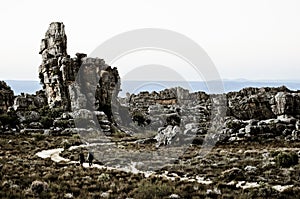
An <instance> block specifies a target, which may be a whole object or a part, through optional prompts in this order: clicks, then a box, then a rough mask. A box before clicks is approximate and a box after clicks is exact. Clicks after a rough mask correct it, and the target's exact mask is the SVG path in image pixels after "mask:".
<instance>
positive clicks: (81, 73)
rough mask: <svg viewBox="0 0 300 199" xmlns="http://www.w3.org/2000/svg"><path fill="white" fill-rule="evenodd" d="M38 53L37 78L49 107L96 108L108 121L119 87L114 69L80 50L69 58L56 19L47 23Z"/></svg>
mask: <svg viewBox="0 0 300 199" xmlns="http://www.w3.org/2000/svg"><path fill="white" fill-rule="evenodd" d="M39 53H40V54H41V55H42V59H43V61H42V64H41V65H40V67H39V77H40V80H41V83H42V85H43V89H44V91H45V93H46V97H47V101H48V104H49V106H50V107H60V108H63V109H64V110H66V111H71V110H73V111H74V110H79V109H88V110H93V111H98V110H100V111H103V112H104V113H105V114H106V115H107V116H108V118H109V119H110V120H111V121H112V111H111V104H112V101H113V99H114V98H116V96H117V94H118V92H119V89H120V81H119V80H120V77H119V74H118V71H117V69H116V68H111V67H110V66H109V65H107V64H105V62H104V60H103V59H99V58H88V57H87V55H86V54H82V53H77V54H76V57H75V58H71V57H70V56H69V55H68V53H67V36H66V34H65V27H64V24H63V23H60V22H53V23H51V24H50V26H49V29H48V30H47V32H46V34H45V38H44V39H42V42H41V47H40V52H39Z"/></svg>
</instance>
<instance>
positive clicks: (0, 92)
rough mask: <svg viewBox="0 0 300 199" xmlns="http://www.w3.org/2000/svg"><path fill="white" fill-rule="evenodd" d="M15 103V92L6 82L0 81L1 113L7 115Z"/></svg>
mask: <svg viewBox="0 0 300 199" xmlns="http://www.w3.org/2000/svg"><path fill="white" fill-rule="evenodd" d="M13 102H14V92H13V91H12V90H11V88H10V87H9V86H8V85H7V84H6V83H5V82H4V81H0V113H5V112H6V111H7V110H8V108H9V107H10V106H12V105H13Z"/></svg>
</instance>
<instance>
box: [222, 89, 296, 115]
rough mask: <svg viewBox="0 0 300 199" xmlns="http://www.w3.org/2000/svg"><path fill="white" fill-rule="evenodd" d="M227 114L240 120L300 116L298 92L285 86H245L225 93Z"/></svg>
mask: <svg viewBox="0 0 300 199" xmlns="http://www.w3.org/2000/svg"><path fill="white" fill-rule="evenodd" d="M227 99H228V113H227V115H228V116H233V117H235V118H237V119H241V120H249V119H258V120H261V119H271V118H276V117H277V116H280V115H289V116H293V117H296V118H299V116H300V92H296V91H291V90H289V89H287V88H286V87H284V86H283V87H279V88H267V87H266V88H245V89H242V90H241V91H239V92H230V93H228V94H227Z"/></svg>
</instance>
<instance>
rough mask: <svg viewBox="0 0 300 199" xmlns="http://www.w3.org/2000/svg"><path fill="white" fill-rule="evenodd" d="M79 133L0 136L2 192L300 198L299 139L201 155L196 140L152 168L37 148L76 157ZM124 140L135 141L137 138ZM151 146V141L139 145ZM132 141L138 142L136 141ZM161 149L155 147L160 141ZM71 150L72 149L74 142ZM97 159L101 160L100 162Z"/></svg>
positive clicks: (219, 146)
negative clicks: (55, 156)
mask: <svg viewBox="0 0 300 199" xmlns="http://www.w3.org/2000/svg"><path fill="white" fill-rule="evenodd" d="M80 144H82V143H81V141H80V137H79V136H78V135H76V134H75V135H73V136H46V135H41V134H35V135H1V137H0V147H1V148H0V168H1V172H0V178H1V184H0V197H1V198H300V164H299V162H298V156H299V152H300V142H299V141H293V142H292V141H269V142H268V141H265V142H263V143H259V142H232V143H230V144H217V145H216V146H215V147H214V148H213V150H212V151H210V153H209V154H208V155H207V156H205V157H202V158H200V157H199V156H198V155H197V153H198V151H199V149H200V147H201V146H199V145H191V146H190V148H189V149H188V150H187V151H186V153H185V154H184V155H183V156H181V157H179V158H178V161H175V162H174V164H169V165H166V166H165V167H163V168H162V169H160V170H158V171H155V173H153V174H151V175H145V174H143V173H137V172H135V173H132V172H128V171H127V172H126V171H121V170H120V169H108V168H105V165H104V166H103V167H101V168H98V167H91V168H90V167H87V168H84V167H81V166H80V165H79V164H75V163H70V162H66V161H60V162H54V161H53V160H51V159H50V158H45V159H43V158H40V157H38V156H37V155H36V154H37V153H38V152H41V151H42V150H48V149H56V148H64V149H65V150H64V151H63V152H62V153H61V154H60V155H61V156H62V157H64V158H67V159H70V161H78V154H79V152H80V151H81V150H83V151H84V153H85V154H87V152H88V149H87V148H85V147H79V148H75V149H73V150H68V148H69V147H71V146H78V145H80ZM121 145H124V146H125V147H128V149H129V148H131V147H132V146H131V145H127V146H126V145H125V142H124V143H123V144H122V143H121ZM139 147H140V149H141V148H144V149H145V150H150V149H151V148H153V147H154V146H152V144H151V143H150V144H144V145H143V144H139ZM132 148H136V147H135V146H133V147H132ZM154 148H155V147H154ZM69 149H70V148H69ZM94 164H95V165H101V164H102V163H101V162H100V161H97V160H96V161H95V162H94Z"/></svg>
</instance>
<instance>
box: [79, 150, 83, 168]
mask: <svg viewBox="0 0 300 199" xmlns="http://www.w3.org/2000/svg"><path fill="white" fill-rule="evenodd" d="M79 163H80V165H81V166H83V163H84V154H83V152H80V154H79Z"/></svg>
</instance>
